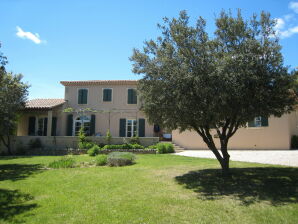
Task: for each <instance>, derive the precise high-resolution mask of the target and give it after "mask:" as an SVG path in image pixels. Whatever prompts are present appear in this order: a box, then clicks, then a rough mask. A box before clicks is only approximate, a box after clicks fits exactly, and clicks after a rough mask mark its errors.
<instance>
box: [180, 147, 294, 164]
mask: <svg viewBox="0 0 298 224" xmlns="http://www.w3.org/2000/svg"><path fill="white" fill-rule="evenodd" d="M175 154H176V155H180V156H189V157H200V158H211V159H215V156H214V154H213V153H212V152H211V151H210V150H186V151H183V152H178V153H175ZM229 154H230V156H231V157H230V159H231V160H233V161H243V162H253V163H264V164H276V165H285V166H297V167H298V150H283V151H281V150H280V151H279V150H230V151H229Z"/></svg>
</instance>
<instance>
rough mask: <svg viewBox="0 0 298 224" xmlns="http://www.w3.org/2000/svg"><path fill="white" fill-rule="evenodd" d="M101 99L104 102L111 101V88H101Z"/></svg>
mask: <svg viewBox="0 0 298 224" xmlns="http://www.w3.org/2000/svg"><path fill="white" fill-rule="evenodd" d="M103 101H104V102H111V101H112V89H104V90H103Z"/></svg>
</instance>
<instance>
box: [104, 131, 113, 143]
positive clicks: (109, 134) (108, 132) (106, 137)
mask: <svg viewBox="0 0 298 224" xmlns="http://www.w3.org/2000/svg"><path fill="white" fill-rule="evenodd" d="M105 140H106V142H107V143H108V144H111V140H112V135H111V132H110V129H108V130H107V133H106V136H105Z"/></svg>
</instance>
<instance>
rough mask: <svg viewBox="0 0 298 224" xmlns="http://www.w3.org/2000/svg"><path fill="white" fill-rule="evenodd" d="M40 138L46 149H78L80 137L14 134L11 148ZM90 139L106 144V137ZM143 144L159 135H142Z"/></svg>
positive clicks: (155, 140)
mask: <svg viewBox="0 0 298 224" xmlns="http://www.w3.org/2000/svg"><path fill="white" fill-rule="evenodd" d="M36 138H39V139H40V141H41V144H42V148H43V149H44V150H47V151H48V150H65V149H67V150H69V149H77V148H78V147H77V146H78V137H76V136H12V137H11V149H12V151H17V149H18V148H19V149H20V148H28V146H29V142H30V140H34V139H36ZM88 139H90V141H92V142H95V143H97V144H100V143H101V144H106V143H107V142H106V140H105V138H104V137H95V136H92V137H88ZM129 139H130V138H122V137H113V138H112V139H111V143H110V144H113V145H116V144H123V143H124V142H129ZM139 140H140V143H141V145H143V146H149V145H154V144H156V143H158V141H159V138H158V137H140V138H139ZM0 149H1V151H2V152H6V151H7V150H6V147H5V146H4V145H3V144H1V145H0Z"/></svg>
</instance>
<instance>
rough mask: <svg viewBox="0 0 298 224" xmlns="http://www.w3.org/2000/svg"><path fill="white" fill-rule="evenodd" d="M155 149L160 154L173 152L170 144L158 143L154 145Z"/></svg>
mask: <svg viewBox="0 0 298 224" xmlns="http://www.w3.org/2000/svg"><path fill="white" fill-rule="evenodd" d="M156 149H157V152H158V153H160V154H163V153H173V152H174V146H173V145H172V144H171V143H158V144H156Z"/></svg>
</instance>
